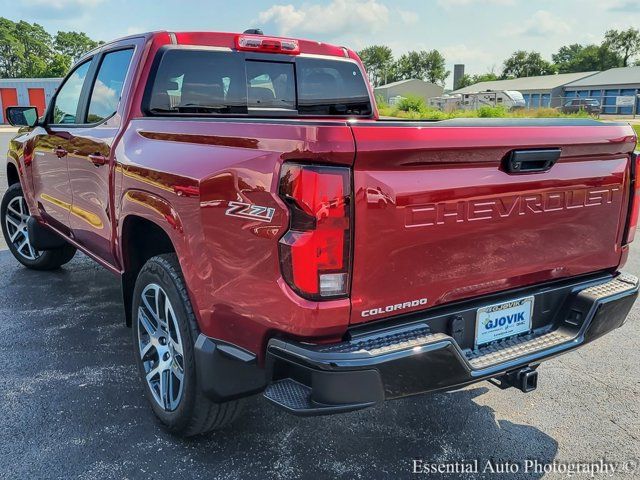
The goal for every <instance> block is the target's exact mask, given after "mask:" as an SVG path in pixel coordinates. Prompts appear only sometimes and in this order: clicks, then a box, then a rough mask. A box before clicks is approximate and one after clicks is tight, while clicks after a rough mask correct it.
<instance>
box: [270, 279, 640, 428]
mask: <svg viewBox="0 0 640 480" xmlns="http://www.w3.org/2000/svg"><path fill="white" fill-rule="evenodd" d="M536 295H539V296H540V298H541V299H542V302H543V306H542V308H543V309H544V298H552V299H553V302H551V303H550V304H549V305H553V306H554V308H553V311H551V310H552V309H551V307H549V311H544V310H543V312H542V313H545V314H547V316H548V318H549V319H551V321H550V322H549V323H547V324H545V325H538V327H537V328H536V324H535V322H534V330H533V331H532V332H530V333H529V334H527V335H524V336H519V337H517V338H511V339H507V340H504V341H501V342H497V343H494V344H491V345H490V346H486V347H481V348H479V349H475V350H474V349H473V348H464V346H465V345H466V343H465V336H464V334H463V335H459V333H460V332H459V331H458V330H455V331H449V332H443V331H437V330H438V328H437V326H438V325H442V324H443V322H442V318H441V317H442V316H443V315H444V316H446V317H448V318H449V321H448V322H445V323H444V324H451V323H452V322H453V321H455V319H456V318H460V319H461V320H464V319H465V318H468V317H469V312H474V311H475V310H476V309H477V308H478V307H480V306H482V304H485V302H484V301H478V302H474V303H473V304H472V305H471V306H467V307H465V308H463V309H460V310H459V311H457V312H456V311H448V312H445V313H444V314H441V315H435V316H433V317H426V318H422V319H419V320H416V319H415V318H412V319H410V320H409V321H405V322H402V323H400V324H395V325H392V326H388V325H387V326H384V327H383V328H380V329H377V330H371V331H365V332H359V333H358V332H356V333H355V334H353V335H352V338H351V339H350V340H349V341H345V342H342V343H338V344H331V345H307V344H302V343H298V342H293V341H287V340H283V339H277V338H274V339H271V340H270V342H269V344H268V347H267V366H268V369H267V371H268V372H269V375H268V376H269V377H270V378H271V379H272V383H271V384H270V385H269V386H268V387H267V390H266V391H265V396H266V397H267V398H268V399H269V400H271V401H272V402H274V403H276V404H278V405H279V406H281V407H283V408H285V409H286V410H288V411H290V412H291V413H295V414H299V415H320V414H328V413H337V412H343V411H350V410H357V409H360V408H365V407H368V406H372V405H375V404H376V403H379V402H381V401H383V400H388V399H393V398H399V397H405V396H409V395H415V394H418V393H423V392H429V391H436V390H451V389H456V388H459V387H462V386H464V385H468V384H471V383H475V382H478V381H481V380H485V379H491V378H494V377H500V376H502V375H504V374H506V373H507V372H512V371H514V370H518V369H521V368H523V367H527V366H531V367H532V368H536V367H537V365H538V364H539V363H540V362H542V361H544V360H547V359H549V358H551V357H554V356H556V355H559V354H562V353H564V352H567V351H570V350H573V349H575V348H578V347H580V346H582V345H584V344H586V343H589V342H591V341H593V340H595V339H597V338H599V337H601V336H602V335H604V334H606V333H608V332H610V331H611V330H614V329H616V328H618V327H620V326H621V325H623V324H624V322H625V320H626V317H627V314H628V313H629V310H630V309H631V307H632V305H633V303H634V301H635V299H636V297H637V296H638V279H637V278H636V277H634V276H631V275H627V274H620V275H617V276H615V277H612V276H611V275H608V276H606V277H600V278H597V279H590V280H587V281H582V282H576V283H573V284H565V285H563V286H562V287H561V288H560V287H558V288H556V289H554V288H542V289H541V290H540V291H539V292H538V293H536ZM554 295H555V297H554ZM536 298H537V297H536ZM440 330H442V329H441V328H440Z"/></svg>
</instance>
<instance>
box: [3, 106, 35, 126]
mask: <svg viewBox="0 0 640 480" xmlns="http://www.w3.org/2000/svg"><path fill="white" fill-rule="evenodd" d="M5 118H6V119H7V121H8V122H9V124H11V125H13V126H14V127H35V126H36V125H37V124H38V109H37V108H36V107H7V109H6V110H5Z"/></svg>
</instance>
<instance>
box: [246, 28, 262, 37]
mask: <svg viewBox="0 0 640 480" xmlns="http://www.w3.org/2000/svg"><path fill="white" fill-rule="evenodd" d="M242 33H247V34H249V35H264V32H263V31H262V30H261V29H260V28H250V29H248V30H245V31H244V32H242Z"/></svg>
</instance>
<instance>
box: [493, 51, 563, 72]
mask: <svg viewBox="0 0 640 480" xmlns="http://www.w3.org/2000/svg"><path fill="white" fill-rule="evenodd" d="M553 73H556V67H555V65H553V64H552V63H549V62H548V61H546V60H545V59H544V58H542V55H540V54H539V53H538V52H525V51H524V50H518V51H517V52H514V53H513V54H512V55H511V56H510V57H509V58H507V59H506V60H505V61H504V67H503V70H502V78H520V77H535V76H538V75H551V74H553Z"/></svg>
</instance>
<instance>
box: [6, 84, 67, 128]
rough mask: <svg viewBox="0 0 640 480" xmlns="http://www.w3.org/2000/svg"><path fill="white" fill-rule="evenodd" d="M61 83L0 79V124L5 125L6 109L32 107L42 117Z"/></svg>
mask: <svg viewBox="0 0 640 480" xmlns="http://www.w3.org/2000/svg"><path fill="white" fill-rule="evenodd" d="M61 81H62V79H61V78H3V79H0V123H6V119H5V118H4V111H5V109H6V108H7V107H15V106H20V107H28V106H33V107H36V108H37V109H38V114H39V115H42V114H43V113H44V111H45V107H46V105H48V104H49V100H51V97H52V96H53V94H54V93H55V91H56V88H58V85H60V82H61Z"/></svg>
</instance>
